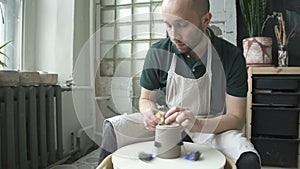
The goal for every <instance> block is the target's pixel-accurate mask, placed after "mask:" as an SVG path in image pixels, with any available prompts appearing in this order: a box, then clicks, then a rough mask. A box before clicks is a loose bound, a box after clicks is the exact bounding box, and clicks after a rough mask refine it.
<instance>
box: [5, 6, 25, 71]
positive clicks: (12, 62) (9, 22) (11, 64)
mask: <svg viewBox="0 0 300 169" xmlns="http://www.w3.org/2000/svg"><path fill="white" fill-rule="evenodd" d="M0 6H1V16H2V17H1V19H0V21H1V22H0V45H2V44H4V43H6V42H8V41H12V42H11V43H10V44H9V45H7V46H6V47H5V48H3V49H2V52H4V53H5V54H6V55H7V56H8V58H6V57H4V56H0V57H1V58H0V59H1V60H2V61H4V62H5V63H6V64H7V67H6V68H5V69H15V70H20V69H21V40H22V36H21V35H22V0H14V1H12V0H0ZM0 69H3V68H2V67H1V68H0Z"/></svg>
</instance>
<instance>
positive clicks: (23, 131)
mask: <svg viewBox="0 0 300 169" xmlns="http://www.w3.org/2000/svg"><path fill="white" fill-rule="evenodd" d="M61 106H62V105H61V87H60V86H57V85H52V86H14V87H0V145H1V146H0V152H1V153H0V169H43V168H46V167H47V166H49V165H51V164H53V163H55V162H57V161H59V160H61V159H62V158H63V141H62V112H61V110H62V107H61Z"/></svg>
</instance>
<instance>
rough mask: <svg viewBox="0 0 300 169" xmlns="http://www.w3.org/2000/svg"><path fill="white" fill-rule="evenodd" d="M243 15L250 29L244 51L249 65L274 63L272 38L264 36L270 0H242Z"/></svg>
mask: <svg viewBox="0 0 300 169" xmlns="http://www.w3.org/2000/svg"><path fill="white" fill-rule="evenodd" d="M239 2H240V7H241V11H242V15H243V18H244V21H245V24H246V27H247V30H248V33H249V34H248V37H247V38H245V39H243V51H244V56H245V58H246V63H247V64H248V65H252V64H270V65H271V64H272V38H270V37H264V36H263V29H264V25H265V23H266V22H265V21H266V19H267V6H269V5H268V3H269V1H268V0H240V1H239Z"/></svg>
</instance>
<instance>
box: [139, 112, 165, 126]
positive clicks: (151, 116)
mask: <svg viewBox="0 0 300 169" xmlns="http://www.w3.org/2000/svg"><path fill="white" fill-rule="evenodd" d="M157 113H160V114H161V117H164V116H165V113H164V112H162V111H158V110H155V109H148V110H147V111H144V112H143V113H142V115H143V119H144V124H145V127H146V129H148V130H155V127H156V125H158V124H161V123H162V122H161V119H160V118H159V117H158V116H156V114H157Z"/></svg>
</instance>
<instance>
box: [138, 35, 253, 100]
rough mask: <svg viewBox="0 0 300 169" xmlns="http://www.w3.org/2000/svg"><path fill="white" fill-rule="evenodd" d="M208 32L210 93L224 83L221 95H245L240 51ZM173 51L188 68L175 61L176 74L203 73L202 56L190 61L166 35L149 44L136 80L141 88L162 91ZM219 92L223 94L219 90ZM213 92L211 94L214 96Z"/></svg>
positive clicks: (199, 75) (245, 88) (245, 72)
mask: <svg viewBox="0 0 300 169" xmlns="http://www.w3.org/2000/svg"><path fill="white" fill-rule="evenodd" d="M210 33H211V36H210V39H211V42H212V45H213V46H214V49H213V52H212V53H213V56H214V57H213V63H212V65H213V66H212V76H213V78H212V83H214V84H215V85H213V86H215V88H214V87H212V93H213V92H222V90H220V89H219V87H218V86H222V85H224V88H225V89H224V90H225V91H224V92H223V93H224V94H225V92H226V93H228V94H229V95H232V96H236V97H246V95H247V90H248V85H247V69H246V64H245V58H244V56H243V54H242V51H241V50H240V49H239V48H238V47H236V46H234V45H233V44H231V43H229V42H227V41H225V40H224V39H221V38H219V37H217V36H215V35H214V34H213V33H212V31H211V30H210ZM174 53H175V54H176V55H177V56H178V57H179V59H177V60H182V61H183V62H184V63H185V64H186V65H187V67H188V68H189V69H190V71H186V69H185V68H182V67H186V66H182V63H181V65H179V64H180V63H178V61H177V64H176V73H178V74H180V75H182V76H184V77H188V78H196V79H197V78H199V77H201V76H202V75H203V74H204V73H205V71H206V66H205V64H203V63H206V56H204V57H201V58H203V59H201V60H198V61H194V60H193V59H191V58H189V57H188V56H187V55H186V54H182V53H180V52H179V51H178V49H177V48H176V46H175V45H174V44H172V42H171V40H170V38H169V37H166V38H165V39H162V40H160V41H159V42H157V43H155V44H153V45H152V47H151V48H150V49H149V50H148V53H147V56H146V59H145V62H144V68H143V71H142V75H141V80H140V85H141V86H142V87H143V88H146V89H148V90H156V89H160V90H162V91H164V92H165V90H166V83H167V76H168V73H167V72H168V70H169V67H170V64H171V60H172V57H173V54H174ZM205 55H206V54H205ZM218 63H219V64H218ZM219 94H221V95H223V94H222V93H219ZM219 94H217V95H219ZM212 95H213V94H212ZM217 95H216V96H215V97H218V96H217Z"/></svg>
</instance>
